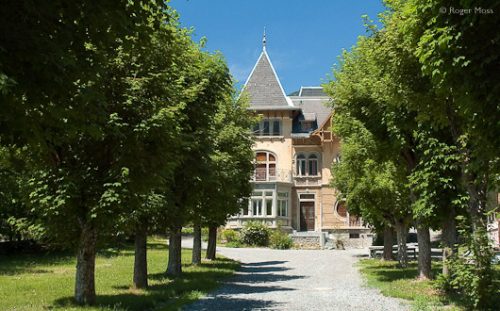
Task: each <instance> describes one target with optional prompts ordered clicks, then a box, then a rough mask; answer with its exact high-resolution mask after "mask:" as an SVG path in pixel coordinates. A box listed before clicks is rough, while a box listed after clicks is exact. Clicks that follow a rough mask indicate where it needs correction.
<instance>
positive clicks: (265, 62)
mask: <svg viewBox="0 0 500 311" xmlns="http://www.w3.org/2000/svg"><path fill="white" fill-rule="evenodd" d="M243 91H244V92H247V93H248V95H249V97H250V108H256V109H259V108H261V109H262V108H264V107H266V108H277V109H280V108H284V107H293V104H292V102H291V101H290V100H289V99H288V100H287V97H286V95H285V92H284V91H283V88H282V87H281V83H280V81H279V78H278V76H277V75H276V72H275V71H274V68H273V65H272V64H271V60H270V59H269V56H268V55H267V52H266V51H265V49H264V50H263V51H262V53H261V54H260V57H259V59H258V60H257V63H256V64H255V67H254V68H253V70H252V73H251V74H250V76H249V77H248V80H247V82H246V83H245V85H244V87H243Z"/></svg>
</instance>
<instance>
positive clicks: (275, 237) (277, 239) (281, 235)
mask: <svg viewBox="0 0 500 311" xmlns="http://www.w3.org/2000/svg"><path fill="white" fill-rule="evenodd" d="M269 246H270V247H271V248H276V249H289V248H291V247H292V246H293V240H292V238H291V237H290V236H289V235H288V233H286V232H284V231H283V230H281V229H279V228H278V229H275V230H272V232H271V235H270V237H269Z"/></svg>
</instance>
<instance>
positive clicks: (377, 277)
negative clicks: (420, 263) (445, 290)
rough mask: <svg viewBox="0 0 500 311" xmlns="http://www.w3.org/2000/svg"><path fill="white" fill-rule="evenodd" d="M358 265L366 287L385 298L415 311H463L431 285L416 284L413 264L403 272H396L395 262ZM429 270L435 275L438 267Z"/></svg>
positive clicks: (371, 260) (431, 282) (420, 282)
mask: <svg viewBox="0 0 500 311" xmlns="http://www.w3.org/2000/svg"><path fill="white" fill-rule="evenodd" d="M358 265H359V267H360V271H361V273H362V274H363V276H364V277H365V279H366V280H367V283H368V286H370V287H375V288H377V289H379V290H380V292H381V293H382V294H383V295H384V296H389V297H396V298H402V299H408V300H411V301H412V306H413V309H414V310H440V309H446V310H465V309H463V308H461V307H460V306H458V305H456V304H454V303H453V301H451V300H450V298H449V297H447V296H445V295H443V294H441V293H440V292H439V291H438V290H436V289H435V288H434V286H433V281H419V280H417V279H416V277H417V263H416V262H411V263H410V264H409V266H408V268H405V269H400V268H398V267H397V262H395V261H381V260H379V259H365V260H361V261H360V262H359V264H358ZM432 268H433V269H432V270H433V273H434V275H437V273H438V272H439V271H441V269H442V266H441V263H439V262H433V263H432Z"/></svg>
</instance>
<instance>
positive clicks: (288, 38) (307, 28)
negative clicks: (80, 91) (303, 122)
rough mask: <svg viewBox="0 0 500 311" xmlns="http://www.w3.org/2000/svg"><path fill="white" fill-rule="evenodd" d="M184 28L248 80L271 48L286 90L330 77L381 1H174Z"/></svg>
mask: <svg viewBox="0 0 500 311" xmlns="http://www.w3.org/2000/svg"><path fill="white" fill-rule="evenodd" d="M170 5H171V6H172V7H174V8H175V9H176V10H177V11H178V13H179V15H180V21H181V25H182V26H183V27H193V28H194V29H195V31H194V34H193V38H194V39H195V40H196V41H198V40H199V39H200V38H201V37H203V36H205V37H206V38H207V39H208V41H207V45H206V49H207V50H208V51H221V52H222V53H223V54H224V56H225V58H226V61H227V63H228V66H229V68H230V70H231V73H232V74H233V76H234V77H235V78H236V79H237V80H238V81H239V82H240V85H241V84H242V83H244V82H245V81H246V78H247V77H248V75H249V74H250V71H251V70H252V68H253V66H254V64H255V62H256V61H257V58H258V56H259V54H260V53H261V51H262V33H263V30H264V27H266V34H267V52H268V54H269V57H270V58H271V61H272V62H273V65H274V68H275V70H276V71H277V73H278V76H279V78H280V80H281V84H282V85H283V88H284V89H285V92H286V93H287V94H288V93H291V92H293V91H295V90H298V89H299V88H300V86H314V85H320V84H321V83H323V82H326V81H328V75H329V74H330V73H331V72H332V66H333V65H334V64H335V63H337V62H338V56H339V55H340V54H341V52H342V49H349V48H351V47H352V46H353V45H354V44H355V43H356V40H357V37H358V36H359V35H364V34H365V29H364V27H363V20H362V18H361V16H362V15H363V14H367V15H368V16H369V17H370V18H371V19H376V17H377V14H378V13H380V12H382V11H383V10H384V6H383V4H382V1H381V0H355V1H350V0H267V1H265V0H246V1H243V0H171V2H170Z"/></svg>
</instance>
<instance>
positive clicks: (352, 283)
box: [184, 247, 408, 311]
mask: <svg viewBox="0 0 500 311" xmlns="http://www.w3.org/2000/svg"><path fill="white" fill-rule="evenodd" d="M218 251H219V253H221V254H222V255H224V256H226V257H229V258H232V259H235V260H238V261H240V262H241V264H242V265H241V268H240V270H239V271H238V272H237V273H236V274H235V276H234V277H232V278H230V279H229V280H227V281H226V282H224V285H222V286H221V287H220V288H219V289H218V290H216V291H215V292H213V293H211V294H210V295H208V296H207V297H205V298H202V299H201V300H199V301H197V302H195V303H193V304H191V305H188V306H186V308H185V309H184V310H217V311H219V310H329V311H330V310H342V311H343V310H407V309H408V305H407V304H405V302H403V301H401V300H398V299H394V298H388V297H384V296H382V294H380V293H379V292H378V291H376V290H374V289H369V288H367V287H365V286H363V280H362V279H361V276H360V274H359V272H358V271H357V269H356V267H354V264H355V262H356V261H357V260H358V259H359V258H360V257H363V256H364V255H365V254H367V251H366V250H347V251H335V250H271V249H256V248H222V247H221V248H219V250H218Z"/></svg>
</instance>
